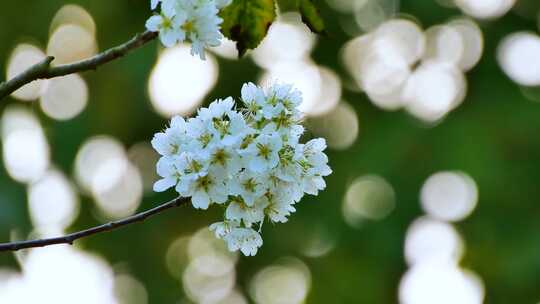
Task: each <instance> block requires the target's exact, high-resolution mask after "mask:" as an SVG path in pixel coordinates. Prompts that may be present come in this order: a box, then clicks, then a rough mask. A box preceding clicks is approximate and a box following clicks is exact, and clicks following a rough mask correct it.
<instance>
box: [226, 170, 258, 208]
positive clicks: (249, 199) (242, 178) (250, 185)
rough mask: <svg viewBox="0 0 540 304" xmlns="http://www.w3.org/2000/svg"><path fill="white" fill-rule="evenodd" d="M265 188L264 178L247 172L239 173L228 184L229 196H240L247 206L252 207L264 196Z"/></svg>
mask: <svg viewBox="0 0 540 304" xmlns="http://www.w3.org/2000/svg"><path fill="white" fill-rule="evenodd" d="M266 188H267V186H266V181H265V180H264V176H263V175H261V174H256V173H254V172H252V171H248V170H244V171H243V172H241V173H239V174H238V175H237V176H235V177H234V178H233V179H232V180H231V181H230V183H229V189H230V191H231V194H234V195H240V196H241V197H242V199H243V200H244V202H245V203H246V204H247V205H248V206H253V204H254V203H255V200H256V199H258V198H260V197H261V196H263V195H264V193H265V192H266Z"/></svg>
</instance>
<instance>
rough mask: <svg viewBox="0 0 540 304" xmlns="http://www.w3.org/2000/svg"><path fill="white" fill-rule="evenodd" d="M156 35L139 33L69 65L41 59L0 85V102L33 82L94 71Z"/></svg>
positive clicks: (49, 58) (154, 33)
mask: <svg viewBox="0 0 540 304" xmlns="http://www.w3.org/2000/svg"><path fill="white" fill-rule="evenodd" d="M157 35H158V33H157V32H150V31H146V32H144V33H139V34H137V35H135V37H133V38H132V39H131V40H129V41H128V42H126V43H124V44H121V45H119V46H116V47H113V48H110V49H108V50H106V51H104V52H102V53H99V54H97V55H95V56H93V57H91V58H88V59H86V60H82V61H79V62H75V63H71V64H64V65H59V66H55V67H52V66H51V62H52V61H53V60H54V57H52V56H48V57H47V58H45V59H43V61H41V62H39V63H37V64H35V65H33V66H31V67H30V68H28V69H27V70H26V71H24V72H22V73H21V74H19V75H17V76H15V77H14V78H12V79H10V80H8V81H5V82H2V83H0V100H1V99H3V98H4V97H6V96H8V95H10V94H11V93H13V92H15V91H16V90H17V89H19V88H20V87H22V86H24V85H25V84H28V83H30V82H32V81H34V80H38V79H49V78H55V77H59V76H64V75H68V74H73V73H78V72H84V71H88V70H95V69H97V68H98V67H99V66H100V65H103V64H106V63H107V62H110V61H113V60H115V59H117V58H120V57H123V56H124V55H126V54H127V53H129V52H130V51H132V50H134V49H136V48H139V47H141V46H142V45H144V44H146V43H147V42H149V41H152V40H153V39H155V38H156V37H157Z"/></svg>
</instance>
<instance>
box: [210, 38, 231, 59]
mask: <svg viewBox="0 0 540 304" xmlns="http://www.w3.org/2000/svg"><path fill="white" fill-rule="evenodd" d="M210 50H211V51H212V52H214V53H215V54H216V55H218V56H220V57H223V58H225V59H229V60H238V49H237V48H236V42H234V41H232V40H230V39H228V38H226V37H225V38H223V39H222V40H221V44H220V45H219V46H217V47H212V48H210Z"/></svg>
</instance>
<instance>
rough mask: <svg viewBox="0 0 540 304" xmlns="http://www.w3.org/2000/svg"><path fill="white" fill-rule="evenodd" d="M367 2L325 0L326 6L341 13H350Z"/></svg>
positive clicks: (363, 0)
mask: <svg viewBox="0 0 540 304" xmlns="http://www.w3.org/2000/svg"><path fill="white" fill-rule="evenodd" d="M367 1H368V0H326V2H327V3H328V5H329V6H330V7H331V8H333V9H335V10H336V11H339V12H341V13H351V12H353V11H354V9H355V8H356V7H362V6H363V5H364V4H366V3H367Z"/></svg>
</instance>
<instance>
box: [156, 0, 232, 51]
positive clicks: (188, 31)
mask: <svg viewBox="0 0 540 304" xmlns="http://www.w3.org/2000/svg"><path fill="white" fill-rule="evenodd" d="M231 1H232V0H151V4H150V5H151V8H152V9H157V8H158V6H159V5H160V3H161V7H160V8H161V12H160V13H159V14H155V15H154V16H152V17H150V18H149V19H148V20H147V21H146V28H147V29H148V30H150V31H153V32H159V39H160V40H161V43H163V45H164V46H166V47H172V46H174V45H176V44H178V43H181V42H185V41H189V42H191V54H192V55H199V56H200V57H201V59H205V55H204V50H205V48H208V47H216V46H219V45H220V44H221V39H223V34H222V33H221V29H220V25H221V23H222V22H223V19H221V18H220V17H219V16H218V13H219V11H220V9H222V8H224V7H225V6H227V5H229V4H230V3H231Z"/></svg>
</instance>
